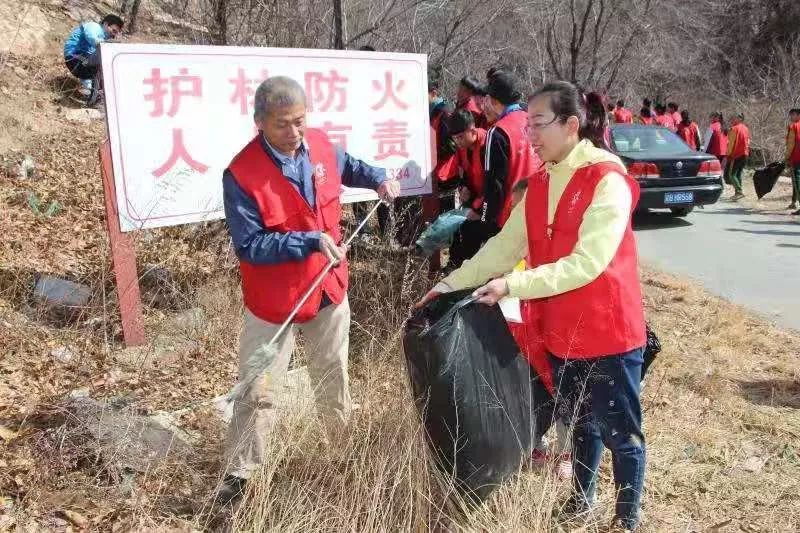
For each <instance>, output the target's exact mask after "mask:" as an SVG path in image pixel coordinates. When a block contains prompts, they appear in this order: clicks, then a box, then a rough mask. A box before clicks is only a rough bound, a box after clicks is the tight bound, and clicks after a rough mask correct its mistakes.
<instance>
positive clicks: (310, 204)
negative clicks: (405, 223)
mask: <svg viewBox="0 0 800 533" xmlns="http://www.w3.org/2000/svg"><path fill="white" fill-rule="evenodd" d="M254 118H255V123H256V126H257V127H258V129H259V134H258V135H257V136H256V137H255V138H254V139H253V140H252V141H250V142H249V143H248V144H247V146H245V147H244V148H243V149H242V151H241V152H239V154H237V155H236V157H234V158H233V161H231V163H230V165H229V166H228V168H227V170H226V171H225V174H224V177H223V192H224V205H225V216H226V218H227V222H228V228H229V231H230V234H231V238H232V241H233V245H234V248H235V249H236V254H237V256H238V257H239V261H240V268H241V274H242V292H243V295H244V305H245V315H244V329H243V331H242V335H241V339H240V348H239V357H240V374H243V372H244V366H245V363H246V362H247V361H248V359H249V358H250V356H251V355H253V354H254V353H257V352H262V353H266V350H264V348H265V347H266V344H267V343H268V342H269V340H270V339H271V338H272V336H273V335H274V334H275V332H276V331H277V330H278V328H279V327H280V324H281V323H282V322H284V321H285V320H286V319H287V318H288V316H289V314H290V312H291V311H292V309H293V307H294V306H295V305H296V304H297V303H298V300H299V299H300V297H301V295H302V294H303V293H304V292H305V291H306V290H308V288H309V287H310V286H311V285H312V283H313V281H314V279H315V278H316V277H317V276H318V275H319V273H320V272H321V271H322V270H323V269H324V268H325V266H326V264H327V263H328V262H329V261H330V262H333V263H334V264H336V266H335V267H334V268H333V269H332V270H331V271H330V272H329V273H328V275H327V276H326V277H325V279H324V281H323V282H322V284H321V286H320V287H319V288H318V289H317V290H316V292H315V293H314V294H313V295H312V296H311V298H309V300H308V301H307V302H306V303H305V304H304V305H303V306H302V307H301V308H300V310H299V312H298V313H297V316H296V317H295V319H294V324H293V325H292V326H291V327H290V328H289V329H288V330H287V331H286V333H284V335H282V336H281V338H279V339H278V341H277V343H276V344H277V346H276V348H277V349H276V350H275V354H274V359H273V361H272V362H271V363H270V365H269V367H268V369H267V373H266V375H265V378H264V379H262V380H259V381H257V382H256V384H255V385H253V386H252V387H251V390H250V391H249V392H248V393H247V394H246V395H245V397H244V398H243V399H242V400H241V401H238V402H236V404H235V405H234V413H233V419H232V420H231V425H230V429H229V434H228V449H227V459H228V461H229V465H228V475H227V477H226V478H225V481H224V483H223V486H222V488H221V489H220V491H219V492H218V494H217V501H218V502H219V503H230V502H231V501H233V500H234V499H237V498H238V497H240V496H241V494H242V491H243V488H244V485H245V481H246V480H247V479H248V478H249V477H250V475H251V473H252V472H253V471H254V470H256V469H257V468H258V467H259V465H261V464H262V463H263V462H264V460H265V457H264V453H265V449H264V445H265V439H266V437H267V434H268V432H269V431H270V430H271V428H272V424H273V421H274V417H275V410H274V404H275V400H276V397H275V395H276V393H277V390H278V389H279V388H280V386H281V382H282V380H283V378H284V376H285V374H286V371H287V368H288V365H289V359H290V357H291V354H292V351H293V350H294V341H295V331H296V330H299V331H301V332H302V333H303V336H304V338H305V340H306V344H305V348H306V352H307V354H308V362H309V370H310V374H311V379H312V385H313V387H314V392H315V396H316V401H317V410H318V412H319V413H320V415H321V418H322V421H323V423H324V424H325V427H326V430H327V432H328V435H329V437H335V436H336V435H337V434H338V433H339V432H341V431H342V430H343V428H344V426H345V423H346V421H347V418H348V415H349V413H350V409H351V402H350V390H349V385H348V374H347V357H348V339H349V330H350V306H349V304H348V300H347V282H348V276H347V260H346V259H345V252H346V250H345V249H344V248H343V247H342V233H341V229H340V227H339V222H340V219H341V213H342V208H341V205H340V203H339V193H340V192H341V186H342V185H343V184H344V185H348V186H353V187H366V188H371V189H374V190H377V191H378V195H379V196H380V197H381V198H382V199H384V200H392V199H394V198H395V197H396V196H397V195H398V194H399V192H400V186H399V184H398V182H397V181H396V180H388V179H387V178H386V172H385V171H384V170H383V169H378V168H374V167H371V166H369V165H367V164H365V163H364V162H362V161H359V160H357V159H354V158H353V157H351V156H350V155H348V154H346V153H345V152H344V151H342V150H341V149H339V148H337V147H335V146H334V145H333V144H331V142H330V141H329V140H328V138H327V136H326V135H325V134H324V133H323V132H321V131H319V130H316V129H312V128H308V127H307V126H306V96H305V93H304V91H303V89H302V88H301V87H300V85H299V84H298V83H297V82H296V81H294V80H293V79H291V78H286V77H273V78H269V79H267V80H266V81H264V82H263V83H262V84H261V85H260V86H259V87H258V89H257V90H256V93H255V113H254ZM241 377H242V376H241V375H240V378H241Z"/></svg>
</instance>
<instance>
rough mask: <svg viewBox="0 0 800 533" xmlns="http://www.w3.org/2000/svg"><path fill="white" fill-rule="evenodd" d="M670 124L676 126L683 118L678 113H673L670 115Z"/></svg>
mask: <svg viewBox="0 0 800 533" xmlns="http://www.w3.org/2000/svg"><path fill="white" fill-rule="evenodd" d="M672 122H674V123H675V125H676V126H677V125H678V124H680V123H681V122H683V117H682V116H681V113H680V111H675V112H674V113H672Z"/></svg>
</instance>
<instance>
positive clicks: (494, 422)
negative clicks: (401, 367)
mask: <svg viewBox="0 0 800 533" xmlns="http://www.w3.org/2000/svg"><path fill="white" fill-rule="evenodd" d="M470 293H471V291H470V290H467V291H456V292H452V293H447V294H443V295H441V296H439V297H438V298H436V299H435V300H433V301H432V302H430V303H428V305H426V306H425V307H424V308H422V309H420V310H417V311H416V312H415V313H414V314H413V316H412V317H411V318H410V319H409V321H408V323H407V325H406V328H405V331H404V336H403V349H404V351H405V356H406V363H407V367H408V374H409V377H410V380H411V387H412V390H413V395H414V401H415V403H416V406H417V408H418V410H419V412H420V415H421V417H422V420H423V424H424V426H425V429H426V432H427V439H428V444H429V447H430V449H431V452H432V456H433V458H434V460H435V462H436V466H437V467H438V468H439V469H440V470H441V471H442V472H444V473H445V474H446V475H448V476H452V479H454V480H455V485H456V489H457V490H458V492H459V494H461V495H462V496H464V497H466V498H467V500H468V501H471V502H473V503H476V502H480V501H482V500H484V499H485V498H486V497H487V496H488V495H489V494H490V493H491V492H492V490H494V489H495V488H496V487H497V486H498V485H499V484H500V483H502V482H503V481H504V480H505V479H507V478H508V477H509V476H511V475H513V474H514V473H516V472H517V471H518V469H519V467H520V464H521V461H522V460H523V458H525V457H527V456H529V454H530V451H531V447H532V435H533V430H534V427H533V426H534V425H535V424H534V423H533V422H532V410H533V407H534V406H533V400H532V398H534V397H536V398H539V397H541V395H536V396H534V392H535V391H534V390H533V388H534V387H542V386H541V385H540V384H539V383H540V381H539V380H538V379H533V380H532V372H533V370H532V369H531V368H530V365H528V362H527V361H526V360H525V359H524V358H523V357H522V356H521V355H520V353H519V348H518V347H517V345H516V343H515V341H514V338H513V337H512V336H511V332H509V330H508V325H507V324H506V321H505V318H504V317H503V314H502V312H501V311H500V308H499V307H498V306H496V305H495V306H492V307H489V306H486V305H483V304H478V303H474V302H473V301H472V299H471V298H470ZM533 377H534V378H535V375H533ZM545 397H546V394H545Z"/></svg>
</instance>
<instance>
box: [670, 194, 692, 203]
mask: <svg viewBox="0 0 800 533" xmlns="http://www.w3.org/2000/svg"><path fill="white" fill-rule="evenodd" d="M692 202H694V193H693V192H665V193H664V203H665V204H690V203H692Z"/></svg>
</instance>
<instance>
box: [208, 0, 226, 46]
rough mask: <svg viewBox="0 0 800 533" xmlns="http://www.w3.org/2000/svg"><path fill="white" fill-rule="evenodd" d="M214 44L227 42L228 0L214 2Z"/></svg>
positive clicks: (222, 44) (221, 44)
mask: <svg viewBox="0 0 800 533" xmlns="http://www.w3.org/2000/svg"><path fill="white" fill-rule="evenodd" d="M213 15H214V31H213V32H212V34H213V35H214V44H217V45H220V46H224V45H226V44H228V0H217V1H216V2H215V4H214V13H213Z"/></svg>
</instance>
